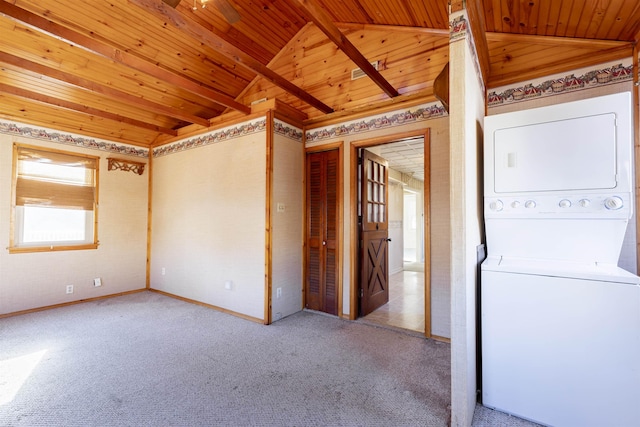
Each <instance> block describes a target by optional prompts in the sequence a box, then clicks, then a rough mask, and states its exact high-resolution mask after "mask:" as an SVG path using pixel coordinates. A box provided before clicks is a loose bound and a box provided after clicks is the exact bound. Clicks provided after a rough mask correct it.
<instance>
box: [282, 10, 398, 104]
mask: <svg viewBox="0 0 640 427" xmlns="http://www.w3.org/2000/svg"><path fill="white" fill-rule="evenodd" d="M292 1H294V0H292ZM295 1H297V3H298V6H299V8H300V9H301V10H302V11H303V12H304V13H305V15H306V16H308V17H309V19H311V21H313V23H314V24H316V25H317V26H318V28H320V29H321V30H322V32H323V33H324V34H325V35H326V36H327V37H328V38H329V39H330V40H331V41H332V42H333V43H335V44H336V46H338V48H339V49H340V50H342V51H343V52H344V53H345V54H346V55H347V56H348V57H349V58H350V59H351V60H352V61H353V62H354V63H355V64H356V65H357V66H358V67H360V69H361V70H362V71H364V72H365V74H366V75H367V76H369V78H370V79H371V80H373V81H374V83H375V84H377V85H378V86H379V87H380V88H381V89H382V90H383V91H384V93H386V94H387V95H388V96H389V97H391V98H394V97H396V96H398V95H399V93H398V91H397V90H396V89H395V88H394V87H393V86H392V85H391V83H389V82H388V81H387V80H386V79H385V78H384V77H383V76H382V74H380V72H379V71H378V70H376V69H375V68H374V67H373V65H371V62H370V61H369V60H368V59H367V58H365V56H364V55H363V54H362V53H361V52H360V51H359V50H358V48H356V47H355V46H354V45H353V43H351V41H349V39H348V38H347V37H345V35H344V34H342V32H341V31H340V30H339V29H338V27H337V26H336V25H335V24H334V23H333V21H332V20H331V17H330V16H329V15H328V14H327V13H326V12H325V11H324V9H322V7H320V5H318V3H317V2H316V1H315V0H295Z"/></svg>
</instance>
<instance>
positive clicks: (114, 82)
mask: <svg viewBox="0 0 640 427" xmlns="http://www.w3.org/2000/svg"><path fill="white" fill-rule="evenodd" d="M170 3H173V4H175V6H176V7H175V8H174V7H172V6H171V5H170ZM451 3H452V6H453V7H454V8H455V5H456V4H457V3H460V2H451ZM203 6H204V7H203ZM467 7H468V9H469V18H470V21H471V27H472V28H473V29H474V38H475V39H476V42H477V46H478V56H479V58H480V62H481V68H482V71H483V74H484V78H485V81H486V82H487V86H488V88H491V87H496V86H499V85H503V84H509V83H515V82H519V81H523V80H525V79H530V78H535V77H540V76H544V75H548V74H550V73H556V72H562V71H567V70H571V69H575V68H577V67H582V66H588V65H593V64H597V63H600V62H604V61H609V60H617V59H621V58H627V57H630V56H631V55H632V52H633V47H634V46H635V45H637V42H638V38H639V37H640V2H636V1H627V0H607V1H604V0H601V1H580V0H574V1H571V2H564V1H562V2H559V1H553V0H527V1H519V0H484V1H481V0H468V1H467ZM448 19H449V1H448V0H435V1H432V0H430V1H408V0H208V1H205V4H203V3H202V0H195V2H194V0H182V1H178V0H164V1H163V0H0V34H1V35H2V37H0V69H1V70H2V73H1V74H0V117H1V118H4V119H8V120H15V121H19V122H22V123H27V124H33V125H39V126H44V127H48V128H53V129H57V130H62V131H67V132H73V133H79V134H82V135H87V136H92V137H96V138H104V139H109V140H114V141H121V142H125V143H129V144H133V145H137V146H143V147H150V146H155V145H159V144H162V143H165V142H168V141H171V140H175V139H176V138H180V137H183V136H184V135H187V134H192V133H197V132H201V131H203V130H205V129H206V128H207V127H209V126H212V125H215V124H218V123H223V122H225V121H228V120H229V121H230V120H236V119H240V118H242V117H244V116H246V115H248V114H250V113H251V110H252V103H254V102H255V101H258V100H261V99H264V98H267V99H269V100H273V99H277V100H278V101H279V102H281V103H284V104H287V105H289V106H290V107H293V108H295V109H297V110H298V111H299V112H300V115H301V117H304V118H306V119H305V121H304V122H305V123H317V122H319V121H322V120H331V119H332V118H336V117H341V116H344V115H347V114H350V113H356V112H357V113H364V112H366V111H373V110H374V109H376V108H381V107H385V106H386V107H390V106H395V105H396V104H399V103H406V102H424V101H425V100H435V97H434V96H433V90H432V87H433V80H434V79H435V77H436V76H437V75H438V74H439V73H440V71H441V70H442V69H443V67H444V66H445V65H446V63H447V61H448V49H449V48H448V43H449V29H448V28H449V22H448ZM371 62H376V63H377V64H378V67H377V69H376V68H375V67H374V66H372V65H371ZM356 68H360V69H362V70H363V71H364V73H365V74H366V75H365V77H364V78H359V79H355V80H352V78H351V72H352V70H354V69H356ZM258 105H259V104H258ZM254 108H258V107H257V106H256V107H254Z"/></svg>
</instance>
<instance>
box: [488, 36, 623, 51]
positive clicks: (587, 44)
mask: <svg viewBox="0 0 640 427" xmlns="http://www.w3.org/2000/svg"><path fill="white" fill-rule="evenodd" d="M486 38H487V42H489V43H493V42H498V43H522V44H537V45H549V46H554V47H558V46H564V47H567V48H586V49H617V48H620V47H625V46H626V47H627V48H629V49H631V45H632V43H631V42H623V41H617V40H594V39H579V38H572V37H555V36H531V35H526V34H511V33H486Z"/></svg>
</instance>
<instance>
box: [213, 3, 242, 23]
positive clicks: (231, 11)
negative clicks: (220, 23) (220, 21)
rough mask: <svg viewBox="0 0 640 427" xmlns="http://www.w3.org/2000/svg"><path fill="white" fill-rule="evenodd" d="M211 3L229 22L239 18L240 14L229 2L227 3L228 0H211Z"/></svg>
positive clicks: (236, 20)
mask: <svg viewBox="0 0 640 427" xmlns="http://www.w3.org/2000/svg"><path fill="white" fill-rule="evenodd" d="M213 4H214V5H215V7H216V8H218V10H219V11H220V13H221V14H222V16H224V19H226V20H227V22H228V23H229V24H235V23H236V22H238V21H239V20H240V14H239V13H238V11H237V10H236V9H235V8H234V7H233V6H232V5H231V3H229V0H213Z"/></svg>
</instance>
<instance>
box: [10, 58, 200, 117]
mask: <svg viewBox="0 0 640 427" xmlns="http://www.w3.org/2000/svg"><path fill="white" fill-rule="evenodd" d="M0 63H4V64H8V65H13V66H15V67H19V68H22V69H24V70H27V71H31V72H33V73H37V74H40V75H43V76H47V77H51V78H53V79H56V80H59V81H61V82H65V83H69V84H71V85H73V86H76V87H78V88H81V89H84V90H88V91H91V92H94V93H98V94H100V95H105V96H108V97H109V98H111V99H113V100H115V101H119V102H122V103H126V104H129V105H134V106H137V107H139V108H140V109H145V110H148V111H152V112H154V113H157V114H162V115H165V116H168V117H173V118H176V119H180V120H183V121H185V122H189V123H193V124H198V125H200V126H205V127H207V126H209V120H207V119H203V118H202V117H198V116H194V115H191V114H186V113H184V112H182V111H180V110H178V109H177V108H171V107H167V106H164V105H161V104H156V103H155V102H151V101H148V100H146V99H144V98H140V97H137V96H133V95H130V94H128V93H126V92H122V91H120V90H118V89H114V88H112V87H109V86H106V85H102V84H99V83H96V82H92V81H90V80H87V79H85V78H82V77H78V76H74V75H72V74H70V73H65V72H64V71H60V70H56V69H53V68H50V67H47V66H44V65H41V64H38V63H35V62H32V61H29V60H27V59H23V58H18V57H17V56H14V55H11V54H9V53H6V52H0Z"/></svg>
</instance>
